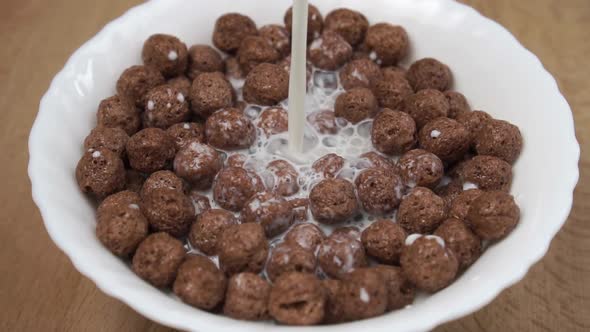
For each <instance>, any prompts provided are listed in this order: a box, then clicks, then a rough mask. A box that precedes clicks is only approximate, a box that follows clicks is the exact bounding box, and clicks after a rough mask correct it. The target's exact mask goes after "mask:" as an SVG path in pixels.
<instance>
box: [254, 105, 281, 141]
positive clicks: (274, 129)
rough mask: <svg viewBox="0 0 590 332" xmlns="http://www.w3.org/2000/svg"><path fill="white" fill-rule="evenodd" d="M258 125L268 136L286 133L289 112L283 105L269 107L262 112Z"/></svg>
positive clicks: (257, 121)
mask: <svg viewBox="0 0 590 332" xmlns="http://www.w3.org/2000/svg"><path fill="white" fill-rule="evenodd" d="M256 126H258V128H260V129H262V131H263V132H264V134H266V136H271V135H276V134H280V133H284V132H286V131H287V129H288V127H289V114H288V113H287V111H286V110H285V109H284V108H282V107H271V108H267V109H265V110H264V111H262V113H260V116H259V117H258V119H257V120H256Z"/></svg>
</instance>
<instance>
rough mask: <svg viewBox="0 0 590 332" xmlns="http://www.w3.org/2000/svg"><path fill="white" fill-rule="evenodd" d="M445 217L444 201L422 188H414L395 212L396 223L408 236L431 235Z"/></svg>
mask: <svg viewBox="0 0 590 332" xmlns="http://www.w3.org/2000/svg"><path fill="white" fill-rule="evenodd" d="M445 217H446V209H445V202H444V200H443V199H442V198H440V197H439V196H437V195H436V194H435V193H433V192H432V190H430V189H428V188H424V187H416V188H414V189H413V190H412V191H411V192H410V193H409V194H408V195H406V196H405V197H404V198H403V199H402V202H401V204H400V205H399V209H398V210H397V221H398V222H399V224H400V225H401V226H402V227H403V228H404V229H405V230H406V232H408V233H409V234H412V233H420V234H428V233H432V232H433V231H434V230H435V229H436V228H437V227H438V225H440V223H441V222H443V220H444V219H445Z"/></svg>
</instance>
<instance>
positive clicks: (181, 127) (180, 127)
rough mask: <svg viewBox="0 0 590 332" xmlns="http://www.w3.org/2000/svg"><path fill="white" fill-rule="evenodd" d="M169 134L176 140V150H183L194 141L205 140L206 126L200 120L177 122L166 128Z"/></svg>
mask: <svg viewBox="0 0 590 332" xmlns="http://www.w3.org/2000/svg"><path fill="white" fill-rule="evenodd" d="M166 133H167V134H168V136H170V137H172V139H173V140H174V145H175V146H176V150H177V151H178V150H181V149H182V148H184V147H185V146H187V145H188V144H190V143H191V142H192V141H197V142H201V143H203V142H205V127H203V125H202V124H200V123H198V122H183V123H176V124H173V125H172V126H170V127H168V129H166Z"/></svg>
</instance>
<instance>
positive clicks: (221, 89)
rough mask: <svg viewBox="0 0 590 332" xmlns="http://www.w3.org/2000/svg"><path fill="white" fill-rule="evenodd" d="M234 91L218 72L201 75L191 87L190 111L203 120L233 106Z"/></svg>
mask: <svg viewBox="0 0 590 332" xmlns="http://www.w3.org/2000/svg"><path fill="white" fill-rule="evenodd" d="M234 98H235V96H234V90H233V87H232V86H231V84H230V83H229V82H228V81H227V80H226V79H225V77H224V76H223V74H221V73H220V72H213V73H202V74H200V75H199V76H197V78H195V80H194V81H193V85H192V86H191V93H190V101H191V110H192V111H193V113H194V114H196V115H198V116H200V117H201V118H203V119H206V118H208V117H209V116H210V115H211V114H213V112H215V111H217V110H218V109H221V108H225V107H232V106H233V104H234Z"/></svg>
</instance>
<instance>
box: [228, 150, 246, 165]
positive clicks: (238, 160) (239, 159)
mask: <svg viewBox="0 0 590 332" xmlns="http://www.w3.org/2000/svg"><path fill="white" fill-rule="evenodd" d="M246 160H248V157H247V156H245V155H243V154H241V153H234V154H232V155H230V156H229V157H227V160H226V161H225V164H226V166H227V167H244V164H245V163H246Z"/></svg>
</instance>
